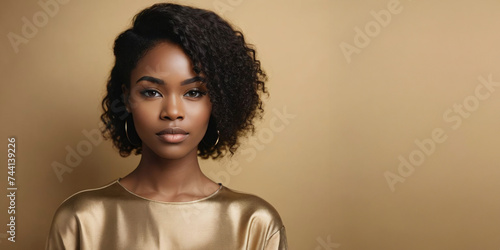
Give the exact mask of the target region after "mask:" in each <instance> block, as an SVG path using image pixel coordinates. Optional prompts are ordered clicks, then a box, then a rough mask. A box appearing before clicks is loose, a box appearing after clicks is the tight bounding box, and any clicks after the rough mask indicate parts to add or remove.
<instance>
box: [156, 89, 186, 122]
mask: <svg viewBox="0 0 500 250" xmlns="http://www.w3.org/2000/svg"><path fill="white" fill-rule="evenodd" d="M160 119H162V120H165V119H166V120H171V121H173V120H176V119H181V120H182V119H184V108H183V105H182V98H180V97H178V96H175V95H169V96H168V97H167V98H165V99H163V105H162V111H161V115H160Z"/></svg>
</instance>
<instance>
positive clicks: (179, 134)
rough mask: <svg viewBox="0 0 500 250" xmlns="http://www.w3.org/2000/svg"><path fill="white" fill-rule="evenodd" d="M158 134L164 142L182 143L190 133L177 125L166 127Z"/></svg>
mask: <svg viewBox="0 0 500 250" xmlns="http://www.w3.org/2000/svg"><path fill="white" fill-rule="evenodd" d="M156 135H158V137H159V138H160V140H162V141H164V142H167V143H180V142H182V141H184V140H185V139H186V138H187V137H188V135H189V133H188V132H186V131H185V130H183V129H181V128H179V127H175V128H167V129H164V130H162V131H160V132H158V133H156Z"/></svg>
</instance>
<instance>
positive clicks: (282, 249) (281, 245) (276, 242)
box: [264, 226, 288, 250]
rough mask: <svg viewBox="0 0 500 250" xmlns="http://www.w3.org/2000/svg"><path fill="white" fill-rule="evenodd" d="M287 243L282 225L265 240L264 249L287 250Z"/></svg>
mask: <svg viewBox="0 0 500 250" xmlns="http://www.w3.org/2000/svg"><path fill="white" fill-rule="evenodd" d="M287 249H288V244H287V241H286V233H285V226H282V227H281V228H280V230H278V231H276V232H275V233H274V234H273V235H271V237H270V238H269V239H268V240H267V243H266V247H265V248H264V250H287Z"/></svg>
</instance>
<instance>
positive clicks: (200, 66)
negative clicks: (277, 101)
mask: <svg viewBox="0 0 500 250" xmlns="http://www.w3.org/2000/svg"><path fill="white" fill-rule="evenodd" d="M165 41H168V42H172V43H175V44H177V45H179V46H180V47H181V48H182V49H183V51H184V53H186V55H187V56H188V57H189V58H190V59H191V61H192V64H193V71H194V72H195V73H197V74H203V75H204V78H205V79H206V81H205V82H206V84H207V88H208V91H209V96H210V101H211V102H212V114H211V116H210V121H209V125H208V129H207V132H206V134H205V136H204V137H203V139H202V141H201V142H200V143H199V145H198V156H200V157H202V158H204V159H207V158H210V157H212V158H213V159H216V158H218V157H219V156H223V155H226V153H227V152H230V153H231V155H233V154H234V153H235V151H236V149H237V148H238V146H239V142H238V139H239V138H240V137H241V136H244V135H246V134H247V133H248V132H251V133H252V134H253V133H254V132H255V126H254V124H253V122H254V119H255V118H262V113H263V111H264V110H263V107H262V106H263V104H262V100H261V94H262V93H265V94H267V95H268V92H267V89H266V86H265V82H266V81H267V76H266V74H265V72H264V70H263V69H262V68H261V64H260V61H259V60H257V58H256V51H255V49H254V48H253V46H252V45H250V44H247V43H246V42H245V39H244V36H243V34H242V33H241V32H240V31H238V30H236V29H235V28H233V27H232V26H231V25H230V24H229V23H228V22H227V21H225V20H224V19H222V18H221V17H219V16H218V15H217V14H215V13H214V12H212V11H208V10H204V9H197V8H193V7H189V6H183V5H177V4H170V3H160V4H155V5H152V6H151V7H149V8H146V9H144V10H143V11H141V12H140V13H138V14H137V15H136V16H135V17H134V20H133V26H132V28H130V29H127V30H126V31H124V32H123V33H121V34H120V35H119V36H118V37H117V38H116V40H115V44H114V55H115V59H116V60H115V65H114V66H113V69H112V70H111V74H110V76H109V79H108V82H107V94H106V96H105V97H104V99H103V100H102V103H101V105H102V109H103V113H102V115H101V121H102V122H103V123H104V124H105V126H104V127H103V128H102V129H101V132H102V134H103V136H104V138H106V139H110V138H111V139H112V140H113V144H114V146H115V147H116V148H117V149H118V150H119V152H120V155H121V156H122V157H126V156H129V155H130V154H131V152H133V151H134V150H135V154H136V155H138V154H140V153H141V152H142V145H141V143H140V142H141V141H140V138H139V137H138V135H137V133H136V132H135V129H134V128H133V122H132V115H131V113H129V112H128V111H126V109H125V101H126V99H127V97H126V96H125V95H124V93H123V90H122V87H124V88H126V89H129V88H130V76H131V71H132V70H133V69H134V68H135V66H136V64H137V62H138V61H139V60H140V59H141V58H142V57H143V56H144V55H145V54H146V53H147V52H148V51H149V50H151V49H152V48H153V47H155V46H156V45H157V44H158V43H160V42H165ZM127 121H128V122H127ZM126 122H127V124H128V126H129V127H128V133H127V134H126V133H125V123H126ZM217 131H218V132H217ZM217 138H219V142H218V143H217V144H216V145H215V146H213V145H214V143H215V142H216V140H217ZM132 141H135V143H132Z"/></svg>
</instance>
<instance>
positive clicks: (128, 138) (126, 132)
mask: <svg viewBox="0 0 500 250" xmlns="http://www.w3.org/2000/svg"><path fill="white" fill-rule="evenodd" d="M127 123H128V120H125V135H126V136H127V140H128V141H129V142H130V144H132V145H134V146H137V144H135V143H133V142H132V140H130V137H128V131H127Z"/></svg>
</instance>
